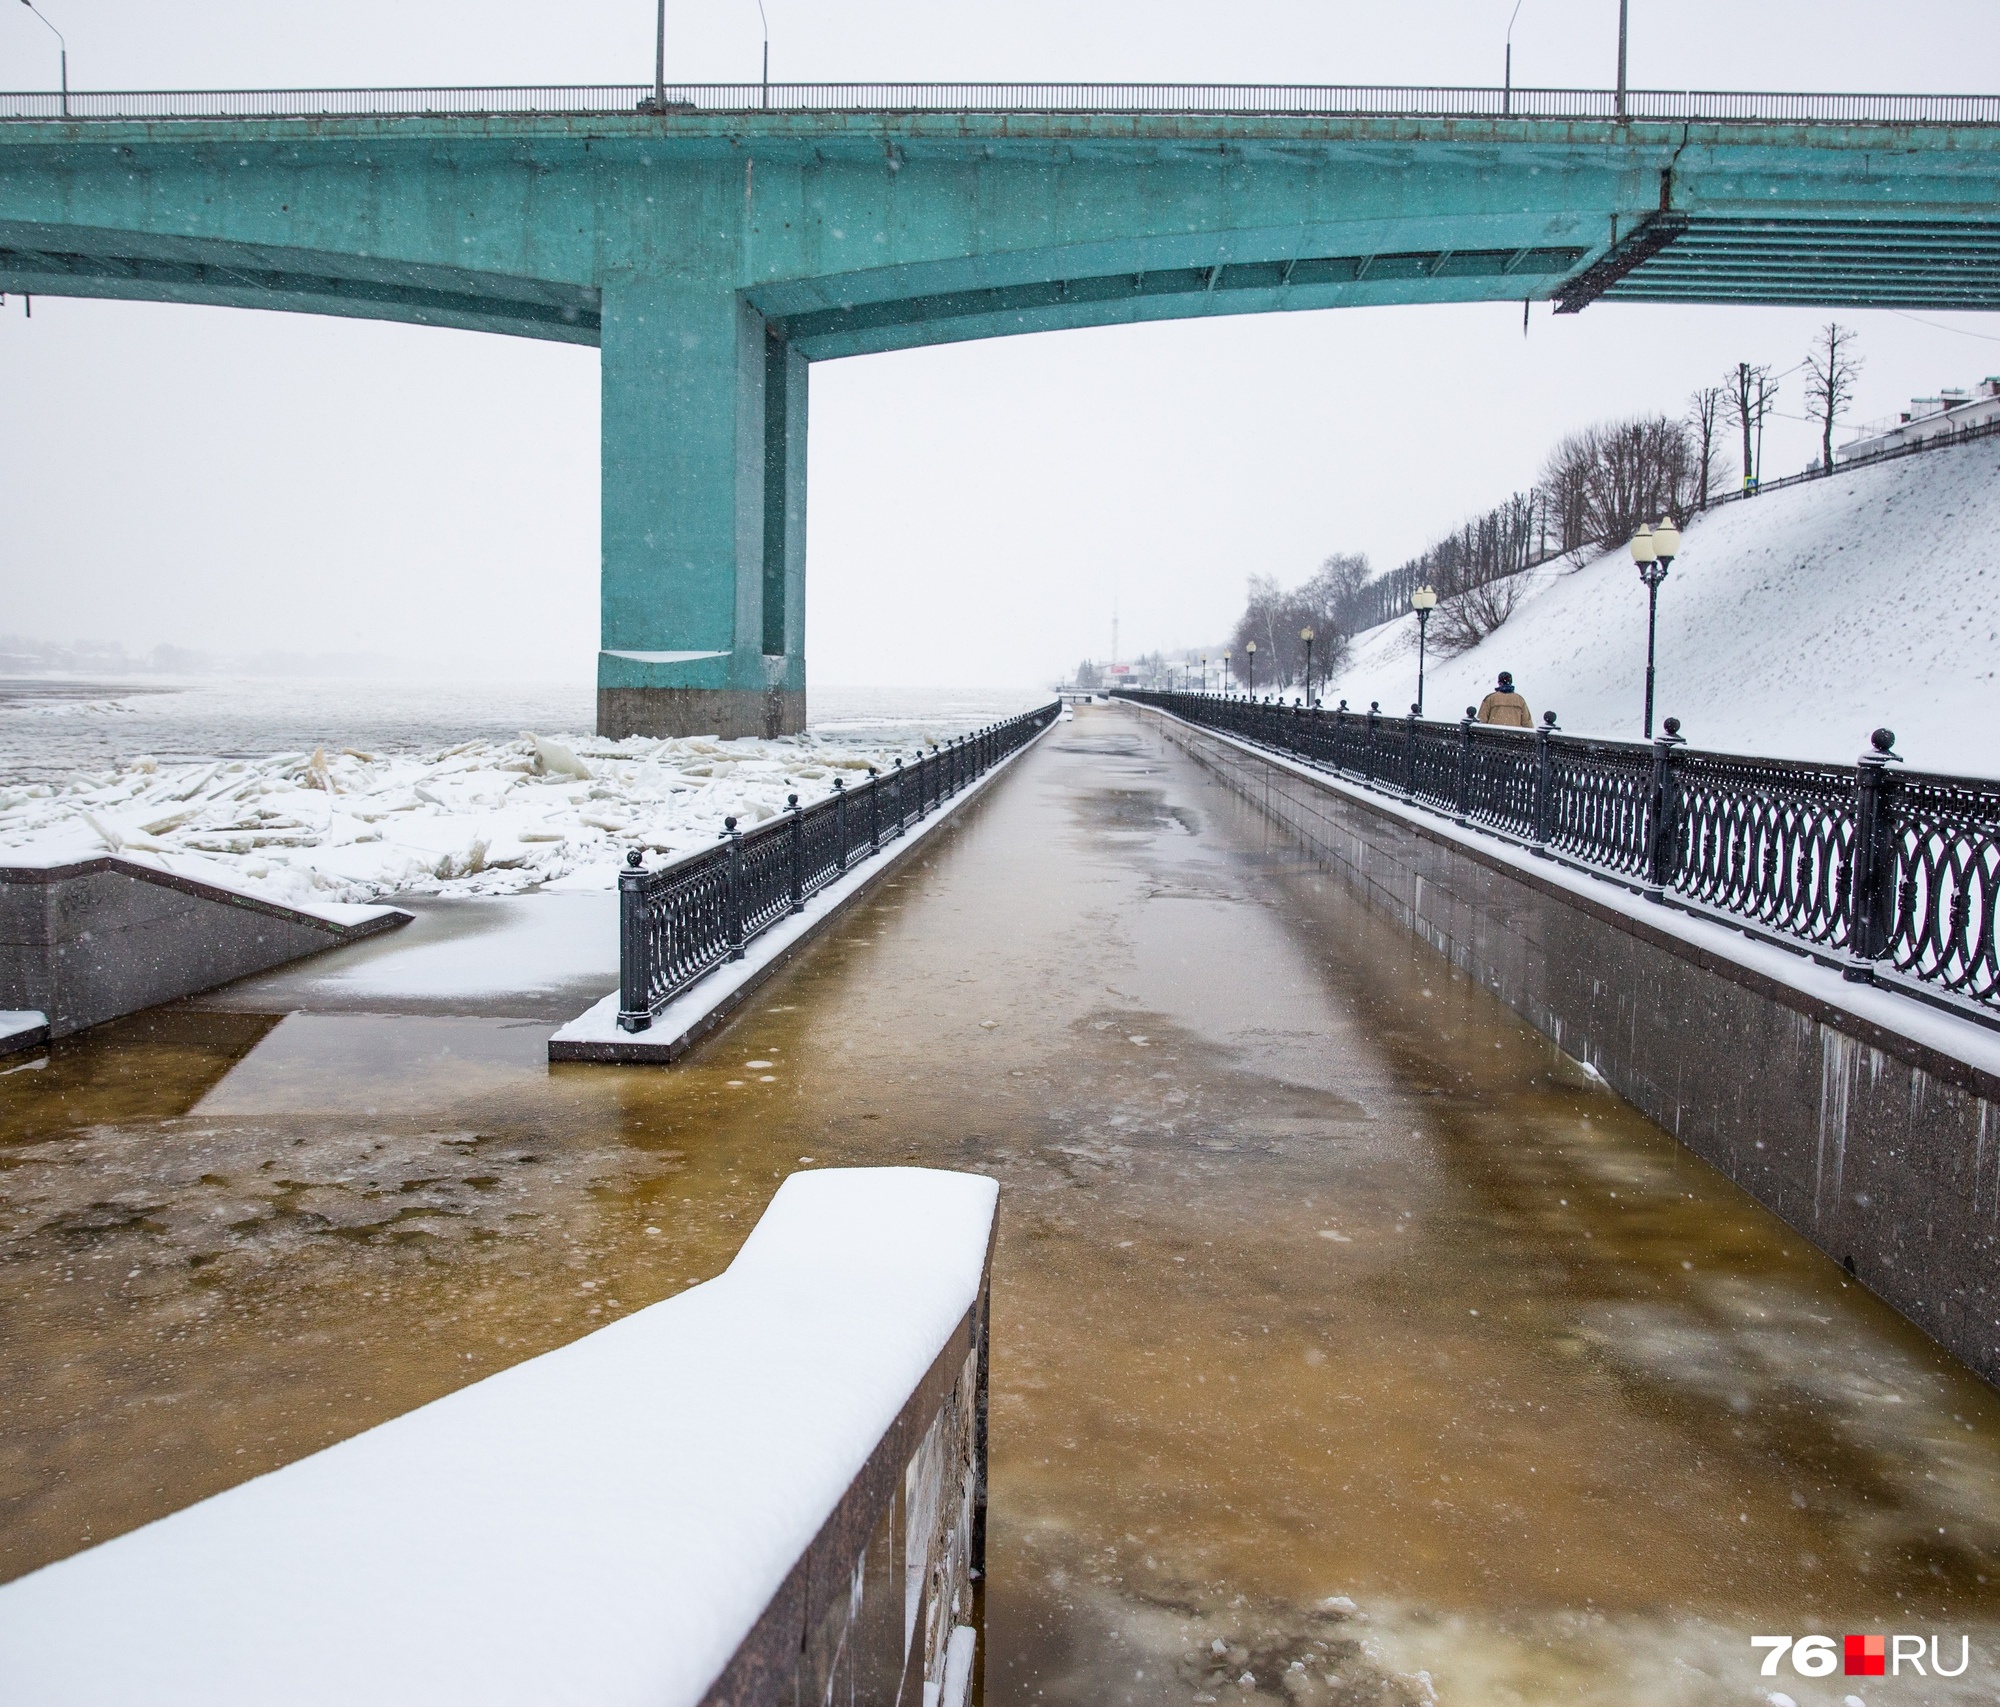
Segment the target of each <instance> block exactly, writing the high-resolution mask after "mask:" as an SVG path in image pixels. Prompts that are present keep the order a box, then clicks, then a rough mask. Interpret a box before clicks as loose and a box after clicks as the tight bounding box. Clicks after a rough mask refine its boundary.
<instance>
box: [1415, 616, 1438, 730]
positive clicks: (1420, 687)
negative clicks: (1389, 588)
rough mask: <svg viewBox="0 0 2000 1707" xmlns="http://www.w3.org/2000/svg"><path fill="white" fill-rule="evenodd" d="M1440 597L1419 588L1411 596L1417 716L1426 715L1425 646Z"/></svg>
mask: <svg viewBox="0 0 2000 1707" xmlns="http://www.w3.org/2000/svg"><path fill="white" fill-rule="evenodd" d="M1437 602H1438V596H1437V594H1436V593H1435V592H1433V591H1432V590H1431V589H1430V588H1429V587H1419V588H1418V589H1417V590H1416V591H1415V592H1414V593H1412V594H1411V595H1410V608H1411V609H1413V610H1414V611H1415V612H1416V613H1417V715H1418V716H1419V717H1421V716H1423V714H1424V645H1425V643H1426V642H1427V641H1428V640H1429V638H1430V630H1431V612H1432V611H1434V610H1436V609H1437Z"/></svg>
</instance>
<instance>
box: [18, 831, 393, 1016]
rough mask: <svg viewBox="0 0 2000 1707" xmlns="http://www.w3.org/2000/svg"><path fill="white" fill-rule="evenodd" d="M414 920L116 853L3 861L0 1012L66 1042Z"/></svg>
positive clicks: (384, 910)
mask: <svg viewBox="0 0 2000 1707" xmlns="http://www.w3.org/2000/svg"><path fill="white" fill-rule="evenodd" d="M409 922H410V915H409V914H408V913H405V912H403V911H402V910H401V909H400V908H396V907H362V906H331V907H321V908H315V909H303V908H298V907H286V906H281V905H279V904H278V903H277V902H274V901H266V900H263V899H261V898H260V897H258V896H254V895H245V894H243V893H241V892H240V891H238V890H234V889H228V888H224V887H223V886H221V885H219V884H216V883H210V882H203V881H201V880H200V879H197V878H190V877H184V876H181V875H180V874H179V873H176V872H170V871H165V870H162V869H160V868H159V867H157V866H153V865H148V864H143V863H141V862H139V861H137V860H131V859H124V858H120V857H119V856H117V855H115V854H110V855H103V856H100V857H98V858H95V859H84V860H74V861H71V862H69V863H66V864H59V865H12V866H4V867H0V1008H19V1009H27V1010H39V1011H40V1012H41V1013H43V1014H44V1015H46V1016H47V1020H48V1028H49V1033H50V1035H52V1036H55V1037H66V1036H68V1035H69V1034H70V1033H71V1032H73V1031H81V1030H82V1029H83V1028H84V1027H85V1026H91V1025H97V1024H99V1023H100V1022H102V1021H104V1020H107V1019H115V1018H117V1017H118V1016H119V1015H120V1014H129V1013H136V1012H137V1011H138V1010H139V1009H140V1008H148V1007H151V1006H153V1005H154V1004H155V1003H156V1002H170V1001H173V1000H175V999H176V998H178V997H181V996H189V995H193V994H194V993H195V992H196V991H198V990H211V989H213V988H215V986H216V985H218V984H227V983H229V982H230V981H231V980H233V979H236V978H245V977H248V976H249V975H250V974H251V973H253V972H263V971H266V970H268V969H269V968H271V967H273V966H282V965H284V964H285V963H286V962H287V961H291V960H297V959H299V958H300V957H301V956H302V955H307V954H318V953H319V952H320V951H321V950H322V949H328V948H338V947H341V946H342V945H343V944H346V943H350V942H358V941H360V940H361V939H362V938H363V937H368V936H373V935H375V934H376V933H377V932H378V931H385V930H393V929H395V928H396V927H397V926H398V925H406V924H408V923H409Z"/></svg>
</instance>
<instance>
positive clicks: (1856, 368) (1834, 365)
mask: <svg viewBox="0 0 2000 1707" xmlns="http://www.w3.org/2000/svg"><path fill="white" fill-rule="evenodd" d="M1854 339H1855V332H1854V329H1853V328H1852V327H1851V326H1843V325H1841V324H1840V323H1839V322H1838V321H1832V320H1830V321H1828V322H1827V323H1826V325H1824V326H1822V327H1821V328H1820V329H1819V336H1818V337H1817V338H1816V339H1814V341H1813V346H1812V348H1811V349H1810V350H1809V351H1807V353H1806V407H1807V408H1809V409H1810V410H1811V411H1812V412H1813V416H1814V418H1815V419H1816V420H1817V421H1818V422H1819V428H1820V432H1819V447H1820V448H1819V465H1820V471H1821V473H1823V474H1831V473H1832V472H1833V423H1834V422H1835V421H1836V420H1838V419H1839V418H1840V417H1841V416H1842V415H1844V414H1845V413H1846V412H1847V406H1848V404H1850V403H1852V402H1853V401H1854V381H1855V378H1856V377H1857V376H1858V375H1859V374H1860V372H1861V358H1860V357H1859V356H1856V355H1850V354H1849V353H1848V346H1849V345H1850V344H1852V343H1853V342H1854Z"/></svg>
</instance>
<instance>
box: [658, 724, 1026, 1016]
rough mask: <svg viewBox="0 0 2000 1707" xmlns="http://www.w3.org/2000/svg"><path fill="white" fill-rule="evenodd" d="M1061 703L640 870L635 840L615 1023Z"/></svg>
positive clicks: (732, 955)
mask: <svg viewBox="0 0 2000 1707" xmlns="http://www.w3.org/2000/svg"><path fill="white" fill-rule="evenodd" d="M1061 709H1062V707H1061V706H1060V705H1045V706H1043V707H1042V708H1041V709H1040V710H1039V711H1028V712H1023V713H1022V714H1021V715H1020V716H1019V717H1010V718H1008V719H1007V720H1006V721H1005V722H1002V723H993V724H989V725H988V726H987V727H986V728H984V729H980V730H977V731H975V732H974V733H972V734H970V735H961V736H959V737H957V738H956V739H954V740H950V741H946V742H944V743H943V744H942V745H941V746H937V747H933V748H932V749H931V750H930V751H929V752H927V753H925V754H924V755H923V756H922V757H920V758H919V759H918V760H917V761H916V763H914V764H910V765H906V764H904V763H903V761H902V760H901V759H898V760H896V762H895V764H894V765H893V766H892V767H891V768H890V769H889V770H887V771H884V772H881V773H879V774H878V773H877V772H876V771H875V770H873V769H872V768H871V769H870V770H869V772H868V780H867V781H866V782H864V783H862V784H861V785H860V786H859V787H858V788H849V787H848V786H847V784H846V779H845V778H842V777H836V778H835V779H834V784H833V793H832V794H831V795H829V796H828V797H827V798H826V799H824V800H818V801H815V802H814V803H813V804H812V805H810V806H801V805H800V804H799V797H798V796H797V795H796V794H794V795H793V796H792V797H791V805H790V808H789V809H788V810H787V811H784V812H781V813H780V814H778V816H777V817H775V818H773V819H771V820H770V821H769V822H768V823H764V824H760V825H758V826H757V828H756V829H754V830H747V831H746V830H739V829H737V827H736V820H735V819H734V818H727V819H725V820H723V832H722V840H721V841H720V843H718V845H716V846H715V847H712V848H704V849H703V850H702V851H701V852H700V853H697V854H689V855H688V856H687V857H686V858H685V859H677V860H675V861H674V862H673V863H672V864H671V865H663V866H661V867H660V868H659V869H658V870H656V871H647V870H645V869H644V868H643V864H642V861H643V855H642V854H641V852H640V850H639V849H637V848H633V849H632V850H631V851H630V852H629V853H627V854H626V856H625V864H626V869H625V870H624V871H621V872H620V873H619V874H618V1023H619V1025H621V1026H622V1027H623V1028H624V1029H625V1030H627V1031H644V1030H645V1029H646V1028H647V1027H648V1026H650V1025H651V1024H652V1023H653V1016H654V1015H655V1014H657V1013H658V1012H659V1011H660V1009H662V1008H663V1007H665V1006H666V1005H667V1003H669V1002H670V1001H672V1000H673V999H674V998H675V997H676V996H678V995H679V994H680V993H681V992H682V991H683V990H685V989H687V988H688V986H689V985H691V984H693V983H695V982H696V981H697V980H699V979H701V978H702V977H704V976H706V975H707V974H708V973H710V972H712V971H714V970H715V968H716V967H718V966H720V965H722V964H723V963H724V962H725V961H730V960H741V959H742V958H743V950H744V947H745V945H746V944H748V943H749V942H750V941H751V940H752V939H753V938H755V937H757V936H758V935H760V934H761V933H763V932H764V931H767V930H769V929H770V928H771V927H772V926H773V925H775V924H776V923H777V922H778V921H779V920H780V919H782V918H785V917H787V916H788V915H790V914H792V913H802V912H804V911H805V905H806V901H807V899H808V897H810V896H812V895H815V894H817V893H818V892H819V891H820V890H822V889H824V888H825V887H826V886H827V885H828V884H829V883H832V882H833V881H834V880H835V879H836V878H838V877H840V876H841V874H842V873H844V872H845V871H847V870H848V868H849V867H850V866H852V865H854V864H855V863H856V862H857V861H859V860H862V859H866V858H867V857H868V856H869V855H871V854H876V853H879V852H881V850H882V847H883V844H884V843H886V842H891V841H893V840H895V838H896V837H898V836H900V835H902V834H903V833H904V832H905V831H906V830H908V828H909V827H910V825H912V824H914V823H915V822H917V820H919V819H920V818H923V817H925V816H926V815H927V814H929V813H931V812H933V811H935V810H936V809H937V808H938V807H939V806H941V805H942V804H943V803H944V802H945V801H946V800H948V799H950V798H951V796H953V795H954V794H956V793H958V792H959V790H960V789H962V788H964V787H965V786H966V784H967V783H969V782H971V781H972V780H973V779H974V778H976V777H979V776H981V775H983V774H984V773H985V772H987V771H989V770H991V769H992V768H993V767H994V766H995V765H997V764H998V763H999V762H1000V761H1001V760H1002V759H1004V758H1006V757H1007V755H1008V754H1010V753H1013V752H1016V751H1018V750H1019V749H1020V748H1022V747H1024V746H1026V745H1027V744H1028V742H1030V741H1032V740H1033V739H1034V738H1035V737H1036V736H1037V735H1039V734H1040V733H1041V732H1042V731H1043V730H1044V729H1046V728H1048V726H1049V725H1050V724H1051V723H1053V722H1054V721H1055V720H1056V714H1057V713H1058V712H1059V711H1060V710H1061Z"/></svg>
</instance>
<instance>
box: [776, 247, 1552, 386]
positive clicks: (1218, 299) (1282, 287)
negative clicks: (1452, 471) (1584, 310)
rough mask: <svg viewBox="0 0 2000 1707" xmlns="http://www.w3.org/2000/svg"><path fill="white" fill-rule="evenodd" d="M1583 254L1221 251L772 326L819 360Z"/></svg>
mask: <svg viewBox="0 0 2000 1707" xmlns="http://www.w3.org/2000/svg"><path fill="white" fill-rule="evenodd" d="M1586 252H1587V251H1585V250H1583V249H1580V248H1576V247H1572V246H1567V245H1542V246H1515V247H1511V248H1493V249H1427V250H1415V251H1407V252H1403V253H1397V254H1372V255H1321V256H1313V257H1309V258H1303V259H1298V260H1270V261H1225V262H1220V263H1218V264H1216V265H1214V266H1206V267H1201V266H1197V267H1165V268H1155V269H1151V270H1148V271H1144V272H1122V273H1104V274H1094V275H1091V276H1088V277H1083V278H1059V279H1050V280H1046V281H1037V282H1033V283H1027V284H1012V285H995V286H990V287H984V288H976V289H970V290H956V291H943V292H938V293H935V294H930V295H924V296H911V297H900V298H893V299H889V300H884V301H857V302H853V303H847V304H842V305H840V306H838V307H833V308H821V309H811V310H807V311H805V312H802V313H799V312H795V313H791V314H785V315H781V316H778V317H776V318H775V319H774V320H773V325H774V326H776V327H777V328H778V329H779V330H780V331H781V332H782V334H783V336H784V337H785V339H786V340H787V341H788V342H790V343H791V344H793V345H795V346H796V347H797V348H798V349H800V350H802V351H803V352H804V353H805V354H806V355H808V356H809V357H812V358H813V359H815V360H825V359H827V358H829V357H834V356H851V355H867V354H873V353H875V352H877V351H881V350H890V349H900V348H903V347H906V346H908V345H912V344H935V343H943V342H949V341H953V340H956V339H964V338H987V337H995V336H1001V335H1004V334H1007V333H1010V332H1012V333H1019V332H1050V331H1058V330H1066V329H1070V328H1074V327H1079V326H1108V325H1119V324H1124V323H1128V322H1131V321H1134V320H1148V319H1180V318H1185V317H1189V316H1194V315H1201V314H1251V313H1265V312H1270V311H1272V310H1279V309H1287V308H1290V309H1309V308H1337V307H1343V306H1346V305H1348V304H1350V303H1361V302H1365V301H1368V300H1370V299H1371V297H1376V298H1379V299H1381V300H1384V301H1390V300H1393V301H1408V300H1410V299H1411V296H1412V293H1413V292H1414V293H1416V294H1417V295H1420V296H1429V297H1432V298H1434V299H1435V300H1439V301H1452V300H1463V299H1468V298H1469V299H1473V300H1492V299H1495V298H1499V299H1513V298H1515V297H1517V296H1518V297H1521V298H1527V297H1537V296H1541V295H1543V294H1545V293H1546V292H1547V291H1548V289H1549V288H1550V285H1551V284H1552V282H1553V281H1555V280H1557V279H1560V278H1561V277H1562V276H1563V275H1564V274H1566V273H1567V272H1569V271H1570V270H1571V269H1572V268H1573V267H1575V266H1576V265H1577V263H1578V262H1579V261H1581V260H1582V259H1583V258H1584V256H1585V254H1586ZM753 296H754V293H753Z"/></svg>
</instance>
